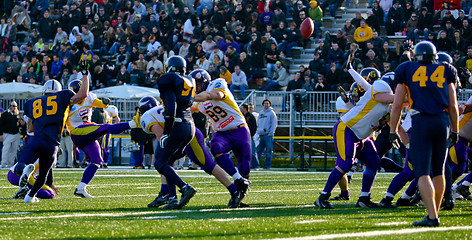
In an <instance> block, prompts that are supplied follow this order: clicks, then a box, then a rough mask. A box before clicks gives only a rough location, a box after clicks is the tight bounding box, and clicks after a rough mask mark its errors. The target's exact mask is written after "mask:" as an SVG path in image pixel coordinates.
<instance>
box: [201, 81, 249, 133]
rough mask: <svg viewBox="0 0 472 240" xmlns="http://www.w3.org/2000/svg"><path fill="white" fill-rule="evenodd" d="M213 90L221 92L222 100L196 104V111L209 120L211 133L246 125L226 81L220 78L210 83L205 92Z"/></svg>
mask: <svg viewBox="0 0 472 240" xmlns="http://www.w3.org/2000/svg"><path fill="white" fill-rule="evenodd" d="M213 90H218V91H221V92H222V93H223V94H224V97H223V99H220V100H209V101H205V102H200V103H198V104H197V108H198V110H199V111H200V112H201V113H203V114H205V115H206V116H208V117H209V118H210V121H211V127H212V128H213V131H215V132H222V131H228V130H232V129H234V128H236V127H238V126H240V125H242V124H244V125H246V119H245V118H244V115H243V114H242V113H241V111H240V110H239V107H238V105H237V103H236V101H235V100H234V97H233V94H231V92H230V90H229V89H228V85H227V84H226V81H225V80H224V79H222V78H218V79H216V80H214V81H212V82H211V83H210V84H209V85H208V87H207V89H206V91H207V92H211V91H213Z"/></svg>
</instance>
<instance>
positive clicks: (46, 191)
mask: <svg viewBox="0 0 472 240" xmlns="http://www.w3.org/2000/svg"><path fill="white" fill-rule="evenodd" d="M17 164H18V163H16V164H15V165H13V166H12V167H11V168H10V171H8V175H7V178H8V181H9V182H10V183H11V184H13V185H15V186H19V183H20V176H18V175H16V174H15V167H16V165H17ZM33 165H34V170H33V172H32V174H31V177H30V178H29V179H28V184H27V186H28V188H31V187H32V186H33V185H34V183H35V182H36V177H35V176H34V175H35V174H36V173H37V172H38V169H39V160H36V161H35V162H34V163H33ZM55 192H58V189H57V188H56V187H55V186H54V184H51V186H48V185H47V184H44V185H43V186H42V187H41V189H39V191H38V193H36V197H37V198H39V199H52V198H54V197H55V196H56V194H55ZM26 193H27V191H18V192H17V193H15V195H14V196H13V198H14V199H19V198H25V196H26Z"/></svg>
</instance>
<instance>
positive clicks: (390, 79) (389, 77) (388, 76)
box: [381, 72, 395, 90]
mask: <svg viewBox="0 0 472 240" xmlns="http://www.w3.org/2000/svg"><path fill="white" fill-rule="evenodd" d="M381 80H382V81H384V82H386V83H388V85H389V86H390V88H391V89H392V90H394V89H395V82H394V81H395V72H387V73H385V74H384V75H383V76H382V78H381Z"/></svg>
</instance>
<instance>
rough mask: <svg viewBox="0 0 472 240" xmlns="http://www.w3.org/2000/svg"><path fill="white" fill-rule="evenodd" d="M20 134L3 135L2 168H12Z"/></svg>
mask: <svg viewBox="0 0 472 240" xmlns="http://www.w3.org/2000/svg"><path fill="white" fill-rule="evenodd" d="M20 141H21V138H20V134H19V133H17V134H9V133H3V149H2V167H5V168H9V167H11V166H13V164H14V163H15V159H16V152H17V151H18V147H19V146H20Z"/></svg>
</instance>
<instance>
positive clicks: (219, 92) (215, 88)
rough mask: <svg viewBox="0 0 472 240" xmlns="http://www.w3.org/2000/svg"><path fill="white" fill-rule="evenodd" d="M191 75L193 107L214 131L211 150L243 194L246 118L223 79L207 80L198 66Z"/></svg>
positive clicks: (248, 154)
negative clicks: (193, 86) (194, 104)
mask: <svg viewBox="0 0 472 240" xmlns="http://www.w3.org/2000/svg"><path fill="white" fill-rule="evenodd" d="M191 76H192V77H193V78H194V79H195V80H196V82H197V83H198V84H197V93H198V95H197V96H196V97H195V101H196V102H199V103H198V104H197V106H196V107H197V108H198V110H199V111H200V112H201V113H203V114H205V115H206V116H208V118H209V119H210V121H211V127H212V129H213V131H214V134H213V137H212V138H211V142H210V150H211V153H212V154H213V156H214V157H215V161H216V163H217V164H218V165H220V166H221V167H222V168H223V169H224V170H225V171H226V172H227V173H228V174H229V175H230V176H232V177H233V179H234V184H235V185H236V186H237V187H238V190H239V191H241V192H243V193H244V194H246V193H247V190H248V188H249V185H250V183H249V181H248V180H247V179H248V178H249V172H250V171H251V168H250V164H251V158H252V150H251V134H250V133H249V128H248V126H247V123H246V119H245V118H244V115H243V114H242V113H241V111H240V110H239V107H238V105H237V103H236V101H235V100H234V97H233V94H231V91H230V90H229V88H228V85H227V84H226V80H224V79H222V78H218V79H216V80H214V81H210V79H211V78H210V75H209V74H208V72H206V71H205V70H202V69H199V70H195V71H193V72H192V73H191ZM207 85H208V86H207ZM231 150H232V151H233V153H234V155H235V157H236V159H237V161H238V169H236V168H235V167H234V164H233V161H232V160H231V159H230V158H229V156H228V154H227V153H228V152H229V151H231ZM238 170H239V172H238Z"/></svg>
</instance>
